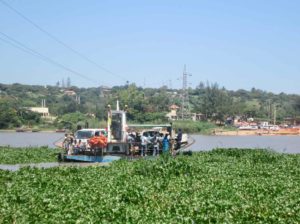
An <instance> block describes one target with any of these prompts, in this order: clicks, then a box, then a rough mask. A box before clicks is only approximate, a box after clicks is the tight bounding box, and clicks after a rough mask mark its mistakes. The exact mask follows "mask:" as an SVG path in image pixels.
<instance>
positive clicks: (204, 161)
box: [0, 149, 300, 223]
mask: <svg viewBox="0 0 300 224" xmlns="http://www.w3.org/2000/svg"><path fill="white" fill-rule="evenodd" d="M299 165H300V155H299V154H298V155H290V154H278V153H274V152H270V151H266V150H239V149H218V150H213V151H210V152H201V153H194V154H193V155H192V156H177V157H175V158H174V157H168V156H165V157H161V158H159V159H156V160H137V161H134V162H128V161H117V162H114V163H112V164H111V166H109V167H98V166H95V167H94V166H91V167H56V168H50V169H37V168H23V169H21V170H19V171H17V172H9V171H0V204H1V208H0V223H203V222H205V223H206V222H217V223H256V222H260V223H299V222H300V198H299V195H300V187H299V180H300V166H299Z"/></svg>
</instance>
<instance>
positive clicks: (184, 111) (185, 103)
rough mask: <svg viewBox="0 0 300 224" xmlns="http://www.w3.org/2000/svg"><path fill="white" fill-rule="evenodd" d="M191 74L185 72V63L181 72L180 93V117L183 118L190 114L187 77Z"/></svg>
mask: <svg viewBox="0 0 300 224" xmlns="http://www.w3.org/2000/svg"><path fill="white" fill-rule="evenodd" d="M188 76H191V75H190V74H188V73H187V72H186V65H184V68H183V74H182V95H181V99H182V101H181V119H182V120H184V119H186V118H188V117H189V115H190V104H189V92H188V88H187V87H188V82H187V77H188Z"/></svg>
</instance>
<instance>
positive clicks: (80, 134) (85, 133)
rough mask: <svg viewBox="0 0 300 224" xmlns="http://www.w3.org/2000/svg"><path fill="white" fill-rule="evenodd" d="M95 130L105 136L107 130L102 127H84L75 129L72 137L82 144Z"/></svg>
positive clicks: (93, 134)
mask: <svg viewBox="0 0 300 224" xmlns="http://www.w3.org/2000/svg"><path fill="white" fill-rule="evenodd" d="M97 132H98V133H99V134H100V133H101V134H103V135H105V136H107V131H106V130H105V129H104V128H97V129H96V128H95V129H93V128H85V129H80V130H78V131H76V132H75V134H74V137H75V140H76V142H79V141H80V142H81V143H82V144H87V140H88V139H90V138H92V137H94V136H95V134H96V133H97Z"/></svg>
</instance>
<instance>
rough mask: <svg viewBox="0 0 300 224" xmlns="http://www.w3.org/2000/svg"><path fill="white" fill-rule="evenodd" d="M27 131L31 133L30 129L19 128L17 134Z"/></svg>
mask: <svg viewBox="0 0 300 224" xmlns="http://www.w3.org/2000/svg"><path fill="white" fill-rule="evenodd" d="M26 131H30V129H28V128H17V129H16V132H26Z"/></svg>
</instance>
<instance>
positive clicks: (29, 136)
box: [0, 132, 64, 148]
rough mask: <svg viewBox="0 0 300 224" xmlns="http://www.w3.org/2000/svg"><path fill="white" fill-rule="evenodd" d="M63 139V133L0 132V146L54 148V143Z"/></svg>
mask: <svg viewBox="0 0 300 224" xmlns="http://www.w3.org/2000/svg"><path fill="white" fill-rule="evenodd" d="M63 137H64V133H55V132H0V146H6V145H9V146H11V147H30V146H31V147H36V146H37V147H38V146H48V147H49V148H55V145H54V144H55V142H57V141H59V140H61V139H63Z"/></svg>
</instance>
